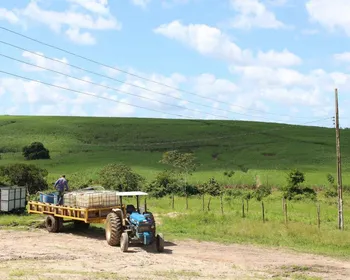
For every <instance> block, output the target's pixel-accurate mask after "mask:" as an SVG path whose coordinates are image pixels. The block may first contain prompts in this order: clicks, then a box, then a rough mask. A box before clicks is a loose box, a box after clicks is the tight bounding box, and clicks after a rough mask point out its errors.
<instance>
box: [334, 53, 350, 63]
mask: <svg viewBox="0 0 350 280" xmlns="http://www.w3.org/2000/svg"><path fill="white" fill-rule="evenodd" d="M333 58H334V59H335V60H338V61H341V62H346V63H349V62H350V52H344V53H337V54H335V55H333Z"/></svg>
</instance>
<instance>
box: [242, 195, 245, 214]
mask: <svg viewBox="0 0 350 280" xmlns="http://www.w3.org/2000/svg"><path fill="white" fill-rule="evenodd" d="M242 217H243V218H244V217H245V214H244V199H243V198H242Z"/></svg>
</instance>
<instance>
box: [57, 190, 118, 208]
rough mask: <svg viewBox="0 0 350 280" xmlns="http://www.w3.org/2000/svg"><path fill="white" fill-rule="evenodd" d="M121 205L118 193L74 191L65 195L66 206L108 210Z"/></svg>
mask: <svg viewBox="0 0 350 280" xmlns="http://www.w3.org/2000/svg"><path fill="white" fill-rule="evenodd" d="M119 204H120V200H119V197H117V192H116V191H74V192H69V193H66V194H64V205H66V206H70V207H80V208H107V207H113V206H117V205H119Z"/></svg>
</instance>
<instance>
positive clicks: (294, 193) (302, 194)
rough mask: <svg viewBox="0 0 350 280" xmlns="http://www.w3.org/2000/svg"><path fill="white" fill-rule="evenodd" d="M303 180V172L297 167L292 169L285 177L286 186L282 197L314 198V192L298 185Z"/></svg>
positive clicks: (290, 198)
mask: <svg viewBox="0 0 350 280" xmlns="http://www.w3.org/2000/svg"><path fill="white" fill-rule="evenodd" d="M304 181H305V176H304V173H303V172H301V171H299V170H298V169H295V170H292V171H291V172H290V173H289V174H288V177H287V186H286V187H285V188H284V194H283V196H284V198H286V199H288V200H292V199H293V200H302V199H304V198H307V199H311V200H315V199H316V192H315V190H313V189H311V188H309V187H302V186H300V184H301V183H303V182H304Z"/></svg>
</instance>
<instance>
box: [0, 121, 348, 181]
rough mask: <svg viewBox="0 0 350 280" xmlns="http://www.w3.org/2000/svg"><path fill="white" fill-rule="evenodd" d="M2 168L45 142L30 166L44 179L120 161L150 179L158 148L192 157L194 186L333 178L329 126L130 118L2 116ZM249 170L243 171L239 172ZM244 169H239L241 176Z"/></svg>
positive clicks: (84, 173) (90, 173)
mask: <svg viewBox="0 0 350 280" xmlns="http://www.w3.org/2000/svg"><path fill="white" fill-rule="evenodd" d="M0 135H1V137H0V153H1V155H2V159H1V160H0V165H4V164H7V163H14V162H24V160H23V156H22V154H21V148H22V147H23V146H24V145H27V144H30V143H31V142H34V141H40V142H43V143H44V145H45V146H46V147H47V148H48V149H49V150H50V153H51V157H52V159H51V160H42V161H35V162H34V163H35V164H38V165H40V166H43V167H45V168H47V169H48V170H49V172H50V180H54V179H55V178H56V177H57V176H58V175H60V174H61V173H66V174H67V175H68V178H69V176H73V175H75V176H81V177H85V178H90V177H91V178H92V179H96V178H97V173H98V171H99V170H100V168H101V167H103V166H104V165H106V164H108V163H111V162H123V163H126V164H129V165H131V166H132V167H133V168H134V170H136V171H138V172H139V173H140V174H142V175H144V176H146V177H147V178H148V179H152V178H153V176H154V175H155V174H156V173H157V172H158V171H159V170H162V169H163V168H164V166H162V165H161V164H160V163H158V161H159V159H160V157H161V154H162V152H163V151H166V150H170V149H181V150H184V151H193V152H195V153H196V156H197V157H198V160H199V161H200V163H201V166H200V168H199V169H198V171H197V172H196V173H195V174H194V175H193V176H192V178H191V180H192V181H195V182H197V181H203V180H206V179H208V178H209V177H210V176H216V177H217V178H219V179H220V178H222V179H223V175H222V174H223V172H224V171H226V170H235V171H236V173H235V175H234V176H233V177H232V180H231V181H232V182H231V183H246V184H250V183H252V182H254V181H255V176H256V175H258V176H259V177H260V180H261V181H262V182H267V181H268V182H269V184H275V185H281V184H283V183H284V181H285V174H286V172H288V170H290V169H291V168H296V167H297V168H300V169H301V170H302V171H304V172H305V175H306V183H307V184H322V185H323V184H327V180H326V174H327V173H332V174H334V175H335V171H336V169H335V167H336V165H335V162H336V158H335V133H334V129H327V128H319V127H307V126H292V125H284V124H272V123H258V122H238V121H237V122H235V121H204V120H203V121H194V120H162V119H136V118H82V117H12V116H1V117H0ZM349 139H350V130H342V134H341V141H342V153H343V172H344V177H343V180H344V183H345V184H350V169H349V167H350V165H349V158H347V155H348V154H349V153H350V148H349V146H348V145H347V142H348V140H349ZM244 169H248V172H243V171H244ZM242 170H243V171H242Z"/></svg>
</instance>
